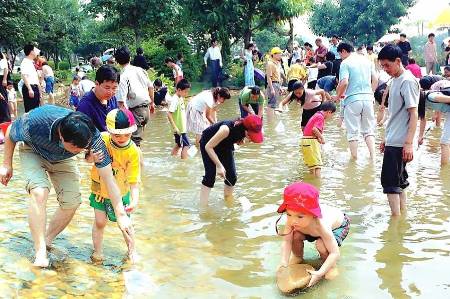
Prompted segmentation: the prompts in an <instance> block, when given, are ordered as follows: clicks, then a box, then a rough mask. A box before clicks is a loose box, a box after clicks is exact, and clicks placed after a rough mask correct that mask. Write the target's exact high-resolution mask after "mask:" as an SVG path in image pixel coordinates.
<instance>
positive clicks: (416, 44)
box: [409, 36, 428, 66]
mask: <svg viewBox="0 0 450 299" xmlns="http://www.w3.org/2000/svg"><path fill="white" fill-rule="evenodd" d="M427 40H428V39H427V37H426V36H413V37H412V38H410V40H409V42H410V44H411V48H412V55H411V57H412V58H414V59H415V60H416V63H417V64H418V65H422V66H424V65H425V59H424V58H423V46H424V45H425V43H426V42H427Z"/></svg>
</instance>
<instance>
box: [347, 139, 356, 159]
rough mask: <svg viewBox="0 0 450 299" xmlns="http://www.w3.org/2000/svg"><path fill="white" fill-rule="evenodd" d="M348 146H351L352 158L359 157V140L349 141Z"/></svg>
mask: <svg viewBox="0 0 450 299" xmlns="http://www.w3.org/2000/svg"><path fill="white" fill-rule="evenodd" d="M348 147H349V148H350V154H351V155H352V158H353V159H355V160H356V159H357V158H358V141H349V142H348Z"/></svg>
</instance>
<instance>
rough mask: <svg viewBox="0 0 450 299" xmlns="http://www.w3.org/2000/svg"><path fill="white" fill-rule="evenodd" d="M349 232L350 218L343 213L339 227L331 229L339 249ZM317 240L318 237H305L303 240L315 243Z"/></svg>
mask: <svg viewBox="0 0 450 299" xmlns="http://www.w3.org/2000/svg"><path fill="white" fill-rule="evenodd" d="M349 231H350V218H349V217H348V216H347V214H345V213H344V220H343V221H342V224H341V226H339V227H338V228H335V229H333V235H334V238H335V239H336V242H337V244H338V246H339V247H341V245H342V242H343V241H344V240H345V238H346V237H347V235H348V232H349ZM317 239H319V237H313V236H310V235H305V240H306V241H308V242H315V241H316V240H317Z"/></svg>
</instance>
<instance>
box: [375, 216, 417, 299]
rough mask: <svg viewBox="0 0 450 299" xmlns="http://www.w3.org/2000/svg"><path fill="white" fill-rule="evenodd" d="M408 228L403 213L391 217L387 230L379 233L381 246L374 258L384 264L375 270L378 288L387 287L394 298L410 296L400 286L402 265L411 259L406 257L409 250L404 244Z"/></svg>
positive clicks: (408, 225) (409, 226)
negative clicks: (378, 281)
mask: <svg viewBox="0 0 450 299" xmlns="http://www.w3.org/2000/svg"><path fill="white" fill-rule="evenodd" d="M410 228H411V225H410V224H409V222H408V221H407V220H406V216H405V215H402V216H400V217H391V219H390V220H389V226H388V228H387V230H386V231H384V232H383V233H382V234H381V238H380V239H381V242H383V247H381V248H380V250H378V251H377V253H376V254H375V260H376V261H377V262H378V263H381V264H384V266H383V267H381V268H379V269H378V270H377V274H378V277H379V278H380V279H381V285H380V289H387V291H388V292H389V293H390V294H391V296H392V298H396V299H406V298H411V297H410V296H409V295H408V294H407V292H406V290H405V289H403V287H402V269H403V266H404V265H405V263H408V262H410V261H411V259H410V258H409V257H408V255H409V254H411V251H410V250H409V249H408V248H406V247H405V245H404V239H405V233H406V232H407V231H409V230H410Z"/></svg>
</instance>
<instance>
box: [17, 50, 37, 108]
mask: <svg viewBox="0 0 450 299" xmlns="http://www.w3.org/2000/svg"><path fill="white" fill-rule="evenodd" d="M23 52H24V53H25V58H24V59H23V60H22V63H21V64H20V72H21V74H22V80H23V82H24V84H23V87H22V96H23V105H24V107H25V112H29V111H30V110H32V109H34V108H36V107H39V105H40V102H41V94H40V91H39V76H38V73H37V71H36V68H35V67H34V59H35V58H36V56H37V55H39V49H37V48H36V47H35V46H33V45H32V44H27V45H25V46H24V47H23Z"/></svg>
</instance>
